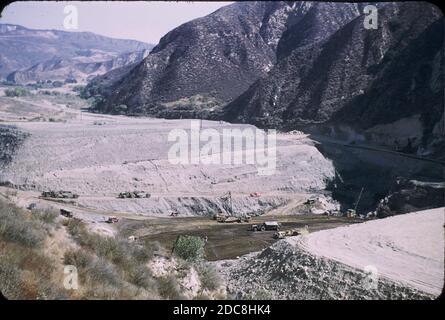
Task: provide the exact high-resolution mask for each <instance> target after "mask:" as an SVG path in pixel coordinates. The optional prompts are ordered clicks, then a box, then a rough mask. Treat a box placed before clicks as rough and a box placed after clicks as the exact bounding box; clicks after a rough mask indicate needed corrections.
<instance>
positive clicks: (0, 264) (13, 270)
mask: <svg viewBox="0 0 445 320" xmlns="http://www.w3.org/2000/svg"><path fill="white" fill-rule="evenodd" d="M22 290H23V288H22V282H21V271H20V270H19V269H18V268H17V265H16V263H15V261H12V260H11V258H10V257H9V256H7V255H6V254H0V291H1V292H2V294H3V295H4V296H5V297H6V298H8V299H21V298H23V297H21V293H22Z"/></svg>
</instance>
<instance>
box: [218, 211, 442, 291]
mask: <svg viewBox="0 0 445 320" xmlns="http://www.w3.org/2000/svg"><path fill="white" fill-rule="evenodd" d="M443 223H444V208H439V209H432V210H426V211H420V212H416V213H411V214H405V215H401V216H395V217H390V218H385V219H381V220H376V221H369V222H365V223H362V224H357V225H350V226H347V227H340V228H335V229H330V230H323V231H319V232H315V233H312V234H309V235H307V236H301V237H292V238H288V239H285V240H282V241H279V242H277V243H276V244H274V245H273V246H271V247H269V248H267V249H265V250H263V251H262V252H257V253H252V254H249V255H246V256H243V257H241V258H240V259H238V260H226V261H220V262H218V263H217V265H218V266H219V268H220V270H221V272H222V273H223V274H224V277H225V278H226V280H227V283H228V290H229V292H230V293H231V294H233V295H234V296H235V297H244V298H245V297H252V296H255V295H257V294H258V293H259V292H268V293H270V295H271V296H272V298H274V299H431V298H436V297H437V296H438V295H439V294H440V292H441V289H442V285H443V270H444V253H443V252H444V247H443V243H444V242H443V240H444V233H443ZM367 266H373V268H374V270H375V271H377V273H376V275H377V277H376V278H372V277H370V275H369V273H367V272H366V271H365V270H366V269H365V267H367ZM368 268H369V267H368ZM368 270H369V269H368Z"/></svg>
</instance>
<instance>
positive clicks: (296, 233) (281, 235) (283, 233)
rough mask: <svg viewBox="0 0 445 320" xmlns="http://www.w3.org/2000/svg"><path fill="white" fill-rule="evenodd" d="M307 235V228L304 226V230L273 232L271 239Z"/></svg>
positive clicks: (294, 229)
mask: <svg viewBox="0 0 445 320" xmlns="http://www.w3.org/2000/svg"><path fill="white" fill-rule="evenodd" d="M308 233H309V229H308V226H305V227H304V228H293V229H289V230H283V231H278V232H275V233H274V235H273V237H274V238H275V239H284V238H285V237H293V236H299V235H305V234H308Z"/></svg>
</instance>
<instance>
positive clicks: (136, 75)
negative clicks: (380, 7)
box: [96, 2, 359, 118]
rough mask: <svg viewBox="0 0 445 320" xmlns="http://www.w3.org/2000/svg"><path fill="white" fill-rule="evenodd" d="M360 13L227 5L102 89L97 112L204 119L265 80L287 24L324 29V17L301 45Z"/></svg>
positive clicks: (316, 6)
mask: <svg viewBox="0 0 445 320" xmlns="http://www.w3.org/2000/svg"><path fill="white" fill-rule="evenodd" d="M337 13H340V14H337ZM358 14H359V11H358V5H356V4H332V3H312V2H295V3H288V2H240V3H235V4H231V5H228V6H225V7H223V8H221V9H219V10H217V11H216V12H214V13H212V14H210V15H208V16H206V17H203V18H200V19H196V20H193V21H190V22H188V23H185V24H183V25H181V26H179V27H177V28H175V29H173V30H172V31H170V32H169V33H167V34H166V35H165V36H164V37H163V38H162V39H161V41H160V42H159V44H158V45H157V46H156V47H155V48H154V49H153V50H152V52H151V54H150V55H149V56H148V57H147V58H146V59H144V61H143V62H141V63H140V64H139V65H137V66H136V67H134V68H133V69H132V70H131V72H129V73H128V74H127V73H125V75H124V76H123V77H121V78H119V77H117V78H116V79H114V81H113V82H112V84H111V87H109V88H107V89H105V90H102V92H105V94H104V96H105V97H104V101H103V103H101V104H100V105H99V107H98V109H99V110H100V111H103V112H111V113H113V112H116V110H117V107H118V106H119V105H126V106H127V107H128V112H130V113H139V114H154V115H158V116H163V117H177V118H179V117H180V116H181V115H192V116H194V117H200V116H201V115H204V116H209V115H208V114H214V113H215V112H218V110H220V108H221V107H222V105H224V104H226V103H227V102H230V101H231V100H233V99H234V98H236V97H237V96H239V95H240V94H241V93H243V92H244V91H245V90H246V89H247V88H248V87H249V86H250V85H251V84H252V83H254V82H255V81H256V80H257V79H259V78H260V77H264V76H266V75H267V73H268V72H269V71H270V70H271V69H272V67H273V66H274V64H275V63H276V58H277V51H283V50H284V49H283V48H284V46H283V44H282V43H281V42H282V36H283V34H284V33H285V32H286V30H288V29H289V28H290V27H291V26H295V27H296V28H300V27H301V28H302V27H303V26H304V25H305V24H307V23H311V24H317V23H320V25H323V24H322V23H321V22H322V21H325V20H326V19H327V18H328V17H329V19H330V20H331V24H329V25H326V27H321V28H316V29H313V30H309V31H308V32H307V33H306V34H305V36H304V39H302V41H301V45H304V44H305V43H311V42H313V41H320V40H321V39H324V38H326V37H328V36H329V35H330V34H332V33H333V32H334V31H336V29H337V28H338V27H339V26H342V25H344V24H346V23H347V22H349V21H350V20H352V19H353V18H354V17H356V16H357V15H358ZM288 35H289V33H288ZM280 48H281V49H280ZM283 54H284V53H283ZM108 85H109V84H108ZM96 91H97V90H96ZM99 91H100V90H99Z"/></svg>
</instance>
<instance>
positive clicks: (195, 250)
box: [173, 236, 205, 262]
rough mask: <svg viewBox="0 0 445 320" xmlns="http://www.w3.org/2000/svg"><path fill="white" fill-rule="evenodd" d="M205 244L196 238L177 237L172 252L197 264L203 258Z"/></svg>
mask: <svg viewBox="0 0 445 320" xmlns="http://www.w3.org/2000/svg"><path fill="white" fill-rule="evenodd" d="M204 245H205V242H204V240H203V239H201V238H200V237H196V236H179V237H178V238H177V239H176V242H175V245H174V247H173V252H174V253H175V254H176V255H177V256H178V257H180V258H181V259H184V260H185V261H189V262H197V261H200V260H202V259H203V258H204Z"/></svg>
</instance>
